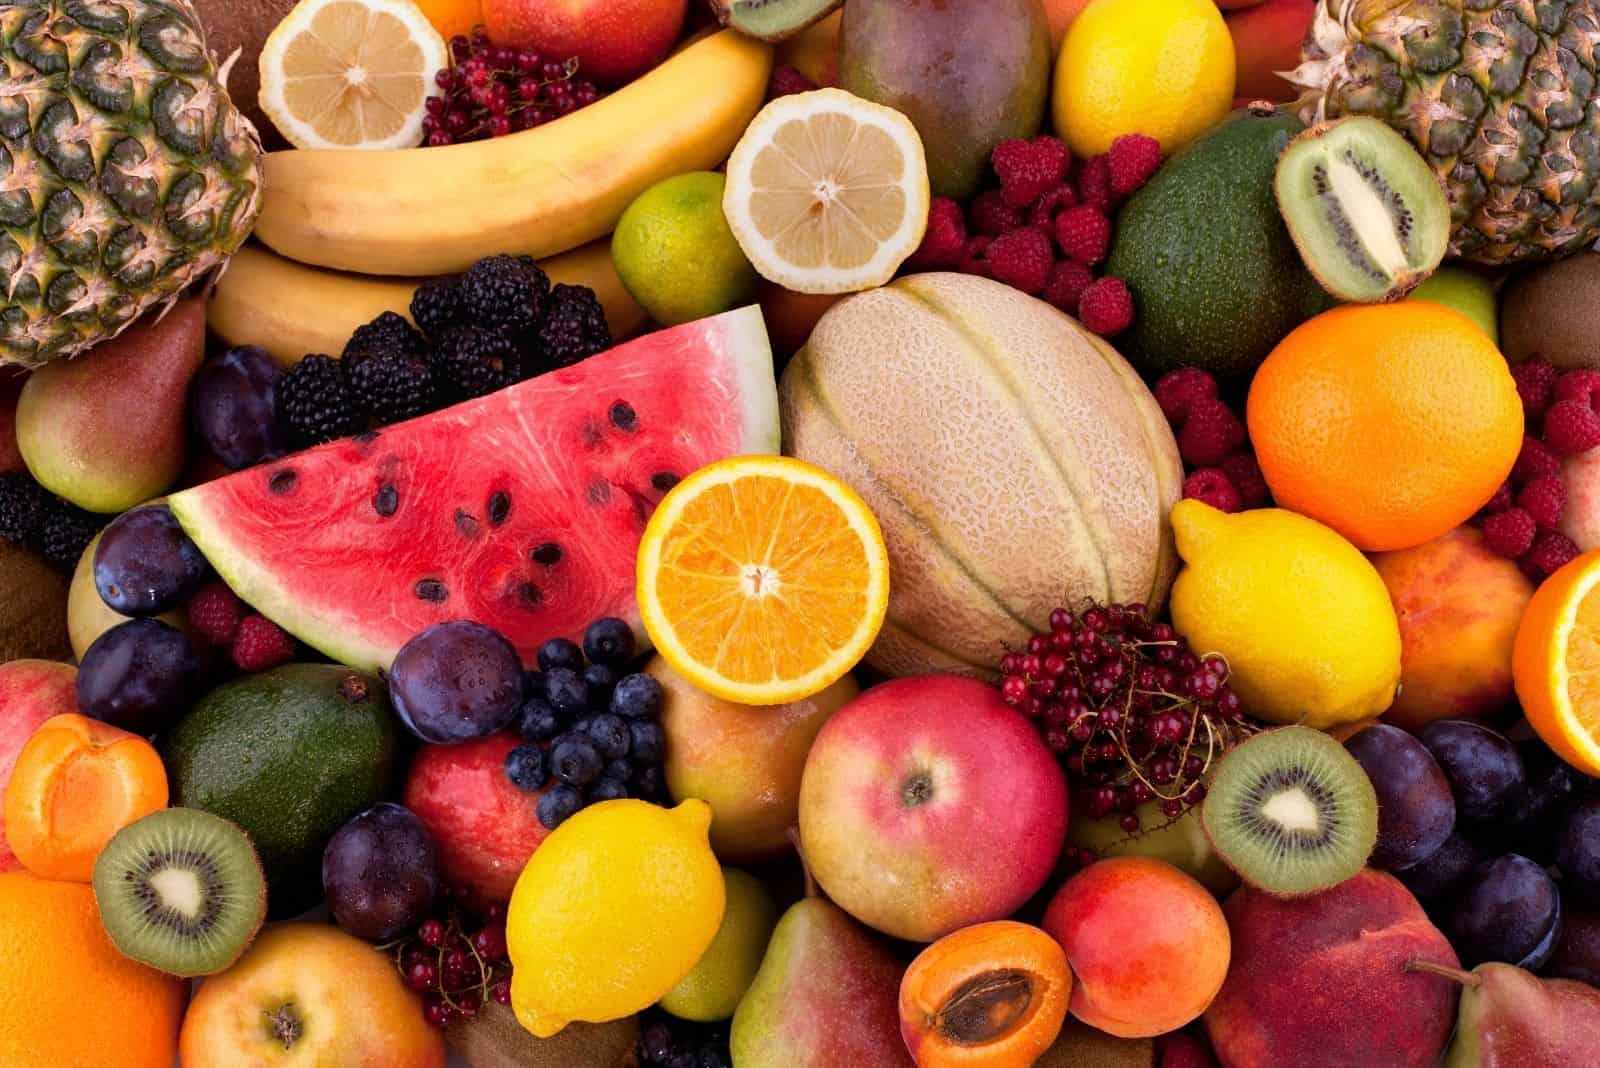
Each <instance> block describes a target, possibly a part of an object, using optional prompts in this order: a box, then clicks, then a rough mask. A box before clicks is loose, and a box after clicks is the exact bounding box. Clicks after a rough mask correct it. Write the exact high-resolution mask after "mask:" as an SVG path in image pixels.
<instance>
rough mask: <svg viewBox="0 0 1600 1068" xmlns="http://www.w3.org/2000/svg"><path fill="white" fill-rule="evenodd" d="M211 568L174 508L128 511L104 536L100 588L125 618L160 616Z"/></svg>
mask: <svg viewBox="0 0 1600 1068" xmlns="http://www.w3.org/2000/svg"><path fill="white" fill-rule="evenodd" d="M210 572H211V569H210V567H209V566H208V565H207V564H206V558H205V557H203V556H201V555H200V550H199V549H198V548H197V547H196V546H195V543H194V542H192V541H190V540H189V535H187V534H185V533H184V532H183V528H182V527H181V526H179V525H178V521H177V519H175V518H173V515H172V509H170V508H168V507H167V506H166V505H164V504H152V505H147V506H145V507H143V508H135V509H133V511H131V512H124V513H122V514H121V515H119V516H117V518H115V519H113V520H112V521H111V523H110V525H109V526H107V527H106V529H105V531H104V532H103V533H102V534H101V535H100V543H99V544H98V545H96V546H95V550H94V585H95V589H96V590H98V591H99V592H100V599H101V600H102V601H104V602H105V603H106V604H107V605H108V606H109V607H110V608H111V609H112V610H113V611H116V612H121V613H122V614H123V615H125V616H158V615H160V614H161V613H162V612H169V611H171V610H172V609H174V608H176V607H178V605H180V604H182V603H183V601H184V600H185V599H186V598H187V597H188V596H189V595H190V594H191V593H193V592H194V591H195V590H197V589H199V588H200V584H201V583H203V582H204V581H205V580H206V576H207V575H208V574H210Z"/></svg>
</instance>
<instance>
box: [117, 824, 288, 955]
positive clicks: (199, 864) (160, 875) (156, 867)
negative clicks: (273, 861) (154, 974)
mask: <svg viewBox="0 0 1600 1068" xmlns="http://www.w3.org/2000/svg"><path fill="white" fill-rule="evenodd" d="M94 895H95V901H96V902H97V904H98V905H99V907H100V917H101V920H102V921H103V922H104V923H105V927H106V932H107V933H108V934H109V935H110V936H111V941H112V942H114V943H115V944H116V946H117V948H118V949H120V950H121V951H122V952H123V953H124V954H125V955H126V956H129V957H132V958H133V959H134V960H137V961H142V962H144V963H145V964H148V965H150V966H151V967H152V968H155V969H157V970H159V971H163V972H167V973H168V974H170V975H178V976H183V977H185V978H188V977H192V976H197V975H211V974H213V973H214V972H219V971H221V970H222V969H224V968H226V967H227V966H228V965H230V964H232V963H233V962H234V961H235V960H237V959H238V958H239V955H240V954H241V953H243V952H244V950H245V947H246V946H248V945H249V944H250V940H251V939H253V938H254V937H255V935H256V932H257V931H259V930H260V929H261V922H262V920H263V919H264V918H265V916H266V910H267V890H266V880H265V879H264V878H263V876H262V872H261V862H260V861H259V860H258V859H257V858H256V850H255V846H254V845H252V844H251V842H250V838H249V836H248V835H246V834H245V833H244V831H242V830H240V829H239V828H238V827H236V826H234V825H233V824H232V823H229V822H228V821H227V820H225V819H222V818H221V817H219V816H213V815H211V814H210V813H208V812H201V811H199V810H198V809H187V808H169V809H164V810H162V811H160V812H155V813H152V814H151V815H149V816H146V817H144V818H143V819H141V820H138V821H136V822H134V823H132V824H130V825H128V826H127V827H124V828H123V829H122V830H121V831H118V832H117V834H116V835H115V836H113V837H112V839H111V841H110V842H108V843H107V844H106V847H105V849H103V850H102V851H101V853H100V856H99V858H98V859H97V860H96V861H95V866H94Z"/></svg>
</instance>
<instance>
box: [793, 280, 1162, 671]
mask: <svg viewBox="0 0 1600 1068" xmlns="http://www.w3.org/2000/svg"><path fill="white" fill-rule="evenodd" d="M779 393H780V399H781V407H782V420H783V441H784V450H785V451H786V452H788V453H790V454H792V455H794V456H798V457H800V458H802V459H805V460H808V461H810V462H812V463H815V464H817V465H819V466H821V467H823V468H825V469H827V470H829V471H831V472H833V473H834V474H836V475H838V476H840V477H841V478H844V479H845V480H847V481H848V482H850V483H851V484H852V485H853V486H855V488H856V489H857V490H858V491H859V492H860V493H861V495H862V496H863V497H864V498H865V499H866V501H867V503H868V504H870V505H871V506H872V508H873V510H874V511H875V512H876V513H877V516H878V521H879V522H880V523H881V524H882V526H883V532H884V537H885V539H886V541H887V543H888V546H889V557H890V594H889V617H888V620H887V621H886V622H885V624H884V627H883V631H882V633H881V634H880V636H879V638H878V642H877V644H876V645H875V646H874V647H873V650H872V652H871V653H870V654H869V656H868V662H869V663H870V664H872V665H873V666H874V667H876V668H878V669H879V670H881V671H885V672H888V673H890V674H895V675H902V674H916V673H925V672H934V671H956V672H961V673H965V674H980V675H981V674H988V673H992V672H993V671H994V669H995V666H996V664H997V662H998V660H999V658H1000V657H1001V656H1002V655H1003V654H1004V653H1005V652H1006V650H1007V649H1008V648H1012V649H1014V648H1018V647H1020V646H1021V645H1022V644H1023V643H1024V642H1026V641H1027V639H1028V636H1029V634H1030V632H1032V631H1034V630H1043V629H1045V628H1046V626H1047V622H1048V618H1049V614H1050V610H1051V609H1052V608H1055V607H1057V606H1058V605H1068V606H1073V607H1077V606H1080V605H1082V604H1083V603H1084V602H1085V601H1087V600H1094V601H1098V602H1108V601H1118V602H1134V601H1138V602H1143V603H1145V604H1148V605H1150V606H1151V607H1152V608H1155V607H1157V606H1159V605H1160V604H1161V603H1162V601H1163V600H1164V599H1165V598H1166V595H1167V588H1168V587H1169V586H1170V585H1171V582H1172V576H1173V572H1174V570H1175V568H1176V555H1175V552H1174V549H1173V544H1172V533H1171V530H1170V529H1169V528H1168V526H1167V513H1168V512H1169V511H1170V510H1171V508H1172V506H1173V505H1174V504H1175V503H1177V501H1178V498H1179V496H1180V495H1181V489H1182V483H1183V469H1182V465H1181V463H1180V461H1179V459H1178V449H1177V444H1176V442H1174V441H1173V438H1172V432H1171V430H1170V429H1169V428H1168V426H1167V423H1166V420H1165V419H1164V418H1163V417H1162V414H1161V410H1160V408H1159V407H1158V406H1157V405H1156V402H1155V398H1154V397H1152V396H1151V395H1150V391H1149V390H1148V389H1146V388H1145V385H1144V383H1143V382H1141V381H1140V379H1139V376H1138V375H1137V374H1136V373H1134V371H1133V369H1132V368H1131V367H1130V366H1129V365H1128V363H1127V361H1125V360H1124V359H1123V358H1122V357H1121V356H1119V355H1118V354H1117V353H1116V351H1115V350H1114V349H1112V347H1111V346H1110V345H1108V344H1107V343H1106V342H1104V341H1102V340H1101V339H1100V338H1098V337H1096V336H1094V335H1092V334H1090V333H1089V332H1088V331H1086V330H1084V329H1083V328H1082V327H1081V326H1079V325H1078V324H1077V323H1076V322H1075V321H1074V320H1072V319H1070V318H1068V317H1067V316H1066V315H1063V314H1062V313H1061V312H1059V311H1057V310H1056V309H1054V308H1052V307H1051V306H1049V305H1048V304H1045V303H1043V302H1042V301H1039V300H1035V299H1034V298H1032V297H1029V296H1026V295H1025V294H1023V293H1021V292H1019V291H1017V290H1015V289H1012V288H1010V287H1008V286H1004V285H1001V284H999V283H997V282H992V281H989V280H988V279H984V278H977V277H972V276H966V275H956V274H920V275H912V276H910V277H907V278H902V279H901V280H899V281H898V282H895V283H893V284H892V285H889V286H886V287H884V288H882V289H877V290H872V291H870V292H866V293H862V294H858V295H857V296H854V297H851V298H849V299H847V300H845V301H843V302H841V303H840V304H838V305H837V306H835V307H834V308H832V309H830V310H829V311H828V313H827V314H826V315H824V316H823V317H822V319H821V321H820V322H819V323H818V324H817V328H816V330H815V331H814V332H813V333H812V335H811V338H810V340H809V341H808V342H807V344H806V346H805V347H804V348H803V349H801V350H800V352H799V353H798V354H797V355H796V356H795V358H794V360H793V362H792V363H791V364H790V365H789V368H788V370H787V371H786V372H785V374H784V377H783V383H782V386H781V388H780V391H779Z"/></svg>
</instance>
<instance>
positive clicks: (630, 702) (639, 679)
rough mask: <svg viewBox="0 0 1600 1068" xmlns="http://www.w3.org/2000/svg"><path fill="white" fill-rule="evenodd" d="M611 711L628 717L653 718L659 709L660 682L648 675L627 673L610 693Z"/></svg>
mask: <svg viewBox="0 0 1600 1068" xmlns="http://www.w3.org/2000/svg"><path fill="white" fill-rule="evenodd" d="M611 711H613V712H615V713H616V714H617V715H619V716H626V717H627V718H629V719H655V718H656V714H657V713H658V712H660V711H661V684H660V683H659V682H657V681H656V680H655V679H654V678H653V677H652V676H649V675H627V676H625V677H624V678H623V679H622V680H621V681H620V682H618V683H617V688H616V689H615V690H613V691H612V693H611Z"/></svg>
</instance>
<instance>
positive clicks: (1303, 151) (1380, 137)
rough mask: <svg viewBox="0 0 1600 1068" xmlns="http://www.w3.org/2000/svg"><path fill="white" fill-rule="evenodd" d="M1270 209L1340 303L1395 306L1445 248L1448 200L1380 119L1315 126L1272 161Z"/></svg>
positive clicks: (1421, 162)
mask: <svg viewBox="0 0 1600 1068" xmlns="http://www.w3.org/2000/svg"><path fill="white" fill-rule="evenodd" d="M1273 188H1274V190H1275V191H1276V193H1277V197H1278V210H1279V211H1281V212H1282V213H1283V221H1284V222H1285V223H1287V224H1288V226H1289V234H1290V236H1291V237H1293V238H1294V243H1295V245H1296V246H1297V247H1298V248H1299V249H1300V258H1301V259H1303V260H1305V264H1306V267H1307V269H1308V270H1310V271H1311V273H1312V274H1313V275H1315V276H1316V279H1317V281H1319V282H1321V283H1322V287H1323V288H1324V289H1326V290H1327V291H1328V292H1329V293H1332V294H1333V295H1334V296H1336V297H1339V298H1340V299H1342V300H1349V301H1360V302H1363V303H1372V302H1375V301H1388V300H1398V299H1399V298H1400V297H1403V296H1405V295H1406V294H1407V293H1409V292H1411V291H1412V290H1413V289H1415V288H1416V287H1417V286H1419V285H1421V284H1422V282H1423V280H1424V279H1426V278H1427V277H1428V275H1430V274H1432V273H1433V270H1434V268H1436V267H1438V266H1439V261H1441V260H1442V259H1444V254H1445V249H1446V247H1447V246H1448V245H1449V243H1450V202H1449V201H1448V200H1447V199H1446V198H1445V195H1444V187H1443V186H1441V185H1440V184H1439V178H1438V176H1437V175H1435V174H1434V172H1433V168H1431V167H1429V166H1428V162H1427V161H1426V160H1424V159H1423V158H1422V156H1421V155H1419V154H1418V153H1417V150H1416V149H1415V148H1413V147H1411V143H1410V142H1409V141H1407V140H1406V139H1405V138H1404V137H1402V136H1401V135H1400V134H1399V133H1397V132H1395V131H1394V130H1393V129H1391V128H1390V127H1389V126H1387V125H1386V124H1385V123H1383V122H1382V121H1381V120H1379V119H1374V118H1370V117H1367V116H1361V117H1357V118H1349V119H1340V120H1338V121H1337V122H1331V123H1322V124H1319V125H1317V126H1313V127H1311V129H1309V130H1307V131H1305V132H1304V133H1302V134H1300V136H1298V137H1296V138H1295V139H1294V140H1293V141H1291V142H1289V147H1288V148H1286V149H1285V150H1284V152H1283V155H1282V156H1280V157H1279V158H1278V170H1277V174H1276V176H1275V177H1274V180H1273Z"/></svg>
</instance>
